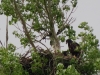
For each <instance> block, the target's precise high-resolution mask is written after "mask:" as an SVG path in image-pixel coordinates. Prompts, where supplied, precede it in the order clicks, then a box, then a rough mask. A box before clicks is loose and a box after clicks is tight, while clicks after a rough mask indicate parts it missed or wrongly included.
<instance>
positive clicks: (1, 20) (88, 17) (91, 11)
mask: <svg viewBox="0 0 100 75" xmlns="http://www.w3.org/2000/svg"><path fill="white" fill-rule="evenodd" d="M77 6H78V7H77V10H76V11H75V12H74V13H73V15H72V16H73V17H74V18H76V21H75V22H74V23H73V24H72V26H73V27H74V29H75V30H76V32H77V33H79V32H80V30H79V29H78V25H79V24H80V23H81V22H84V21H86V22H88V25H89V26H91V27H93V29H94V31H93V33H94V34H95V35H96V37H97V39H99V40H100V34H99V32H100V28H99V25H100V0H78V5H77ZM6 21H7V18H6V16H4V15H2V16H0V35H1V36H0V40H1V41H2V43H3V44H5V39H6ZM14 30H16V28H15V27H14V26H13V25H10V26H9V43H13V44H14V45H15V46H17V47H20V43H19V42H20V41H19V39H17V38H15V36H14V35H12V32H13V31H14ZM61 46H64V47H62V49H63V50H66V45H65V43H63V44H61ZM48 47H49V46H48ZM20 51H21V52H25V50H24V49H23V48H21V49H20Z"/></svg>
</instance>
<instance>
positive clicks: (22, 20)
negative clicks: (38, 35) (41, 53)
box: [14, 0, 37, 52]
mask: <svg viewBox="0 0 100 75" xmlns="http://www.w3.org/2000/svg"><path fill="white" fill-rule="evenodd" d="M14 6H15V13H16V14H17V15H18V17H19V18H20V20H21V22H22V25H23V29H24V32H25V35H26V36H27V38H28V40H29V42H30V44H31V46H32V47H33V48H34V51H35V52H36V51H37V50H36V47H35V45H34V44H33V42H32V40H31V37H30V35H29V33H28V30H27V27H26V23H25V21H24V19H23V17H22V15H21V13H20V11H19V9H18V7H17V4H16V2H15V0H14Z"/></svg>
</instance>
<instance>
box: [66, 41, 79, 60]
mask: <svg viewBox="0 0 100 75" xmlns="http://www.w3.org/2000/svg"><path fill="white" fill-rule="evenodd" d="M67 43H68V48H69V51H70V53H71V54H72V56H75V57H77V58H78V57H79V56H80V54H81V52H80V50H77V49H79V46H80V45H79V44H78V43H76V42H73V41H72V40H71V39H67V40H66V44H67Z"/></svg>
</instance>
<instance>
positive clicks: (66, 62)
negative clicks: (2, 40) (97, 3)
mask: <svg viewBox="0 0 100 75" xmlns="http://www.w3.org/2000/svg"><path fill="white" fill-rule="evenodd" d="M77 3H78V2H77V0H2V2H1V4H0V14H1V15H6V16H7V18H8V17H10V18H11V19H10V20H9V25H14V26H16V28H17V29H19V31H14V32H13V35H15V36H16V37H17V38H19V39H20V43H21V45H23V47H24V48H26V47H27V46H28V47H29V50H28V51H27V52H26V54H23V55H20V54H18V53H15V51H16V46H14V45H13V44H8V24H7V26H6V27H7V28H6V47H4V46H3V45H2V47H0V74H1V75H92V74H96V73H97V72H98V71H99V70H100V50H99V48H98V46H99V45H98V43H99V40H98V39H96V36H95V35H94V34H93V29H92V27H90V26H89V25H88V22H82V23H80V25H79V26H78V28H80V29H82V30H83V32H80V33H79V34H78V35H76V31H75V30H74V29H73V26H71V24H72V23H73V22H74V21H75V18H73V17H72V16H71V15H72V14H73V13H74V12H75V10H76V8H77ZM29 22H32V24H29ZM18 23H19V25H20V26H22V28H19V27H18V25H17V24H18ZM68 38H69V39H72V40H74V41H75V40H77V39H79V40H80V42H79V44H80V49H81V50H82V54H81V58H80V59H79V60H78V59H76V58H73V57H70V56H71V54H70V53H69V52H68V55H67V56H64V55H63V52H62V50H61V48H60V43H61V42H65V41H66V39H68ZM48 39H49V41H50V43H49V44H50V45H51V46H52V47H53V50H52V51H51V50H50V49H49V48H48V47H46V45H45V44H43V43H42V42H41V41H42V40H46V41H48ZM37 42H38V43H40V44H42V45H43V46H44V47H46V50H44V49H42V48H40V46H38V47H37V46H36V45H35V43H37ZM66 50H67V49H66ZM28 54H30V56H27V55H28Z"/></svg>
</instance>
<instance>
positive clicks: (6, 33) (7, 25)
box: [6, 16, 8, 48]
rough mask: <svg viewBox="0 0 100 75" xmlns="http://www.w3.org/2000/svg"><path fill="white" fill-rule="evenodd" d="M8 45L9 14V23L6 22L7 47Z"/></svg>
mask: <svg viewBox="0 0 100 75" xmlns="http://www.w3.org/2000/svg"><path fill="white" fill-rule="evenodd" d="M7 47H8V16H7V23H6V48H7Z"/></svg>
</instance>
